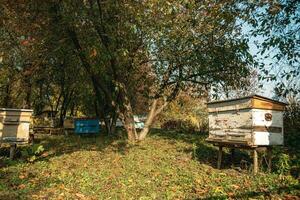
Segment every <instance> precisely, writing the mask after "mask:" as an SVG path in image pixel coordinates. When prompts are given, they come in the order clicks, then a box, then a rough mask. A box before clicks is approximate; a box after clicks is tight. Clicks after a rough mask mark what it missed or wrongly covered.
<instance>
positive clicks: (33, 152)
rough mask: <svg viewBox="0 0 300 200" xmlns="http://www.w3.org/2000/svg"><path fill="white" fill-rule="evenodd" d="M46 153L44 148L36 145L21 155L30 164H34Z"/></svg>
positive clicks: (26, 149) (23, 150)
mask: <svg viewBox="0 0 300 200" xmlns="http://www.w3.org/2000/svg"><path fill="white" fill-rule="evenodd" d="M44 151H45V149H44V146H43V145H40V144H34V145H32V146H29V147H26V148H24V149H22V150H21V155H22V157H23V158H24V159H26V160H27V161H29V162H34V161H35V160H36V159H37V158H38V156H39V155H41V154H42V153H43V152H44Z"/></svg>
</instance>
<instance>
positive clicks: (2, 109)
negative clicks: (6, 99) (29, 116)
mask: <svg viewBox="0 0 300 200" xmlns="http://www.w3.org/2000/svg"><path fill="white" fill-rule="evenodd" d="M0 111H22V112H33V110H32V109H24V108H0Z"/></svg>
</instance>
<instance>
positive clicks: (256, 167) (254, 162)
mask: <svg viewBox="0 0 300 200" xmlns="http://www.w3.org/2000/svg"><path fill="white" fill-rule="evenodd" d="M257 172H258V155H257V150H256V149H254V150H253V173H254V174H257Z"/></svg>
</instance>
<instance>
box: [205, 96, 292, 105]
mask: <svg viewBox="0 0 300 200" xmlns="http://www.w3.org/2000/svg"><path fill="white" fill-rule="evenodd" d="M251 98H254V99H265V100H267V101H272V102H275V103H278V104H282V105H285V106H286V105H288V104H287V103H285V102H282V101H278V100H274V99H271V98H268V97H264V96H261V95H258V94H252V95H249V96H244V97H239V98H232V99H225V100H217V101H211V102H207V103H206V104H207V105H211V104H216V103H223V102H229V101H237V100H243V99H251Z"/></svg>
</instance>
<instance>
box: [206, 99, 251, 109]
mask: <svg viewBox="0 0 300 200" xmlns="http://www.w3.org/2000/svg"><path fill="white" fill-rule="evenodd" d="M251 105H252V103H251V99H250V98H247V99H237V100H234V101H225V102H218V103H213V104H208V105H207V108H208V112H209V113H213V112H224V111H237V110H243V109H250V108H251Z"/></svg>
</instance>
